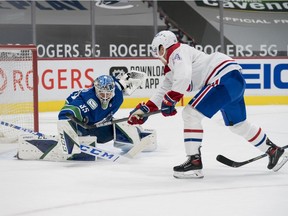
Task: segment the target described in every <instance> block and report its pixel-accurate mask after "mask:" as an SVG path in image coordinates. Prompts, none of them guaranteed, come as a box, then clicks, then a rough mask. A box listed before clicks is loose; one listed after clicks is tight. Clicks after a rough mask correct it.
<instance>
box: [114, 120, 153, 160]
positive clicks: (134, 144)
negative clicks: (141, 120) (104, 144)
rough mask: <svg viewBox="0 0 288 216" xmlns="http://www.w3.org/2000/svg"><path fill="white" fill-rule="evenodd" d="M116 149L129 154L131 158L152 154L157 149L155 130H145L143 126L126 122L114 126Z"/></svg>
mask: <svg viewBox="0 0 288 216" xmlns="http://www.w3.org/2000/svg"><path fill="white" fill-rule="evenodd" d="M114 127H115V128H114V147H116V148H120V149H121V150H122V151H123V152H127V153H128V152H129V154H128V155H130V156H131V157H133V156H135V155H136V154H137V153H139V152H142V151H143V152H150V151H155V150H156V149H157V134H156V131H155V130H153V129H152V130H151V129H143V128H142V127H141V126H133V125H129V124H128V123H126V122H121V123H118V124H116V125H115V126H114Z"/></svg>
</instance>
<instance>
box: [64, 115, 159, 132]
mask: <svg viewBox="0 0 288 216" xmlns="http://www.w3.org/2000/svg"><path fill="white" fill-rule="evenodd" d="M161 112H162V110H157V111H154V112H149V113H144V114H143V115H142V116H141V117H148V116H150V115H155V114H158V113H161ZM66 117H67V118H69V119H71V120H72V121H73V122H75V123H76V124H78V125H80V126H81V127H83V128H85V129H93V128H99V127H104V126H108V125H112V124H116V123H119V122H124V121H128V119H129V117H125V118H121V119H113V120H111V121H104V122H98V123H95V124H93V125H87V124H85V123H84V122H82V121H80V120H79V119H77V118H76V117H75V116H74V115H72V114H70V113H67V114H66Z"/></svg>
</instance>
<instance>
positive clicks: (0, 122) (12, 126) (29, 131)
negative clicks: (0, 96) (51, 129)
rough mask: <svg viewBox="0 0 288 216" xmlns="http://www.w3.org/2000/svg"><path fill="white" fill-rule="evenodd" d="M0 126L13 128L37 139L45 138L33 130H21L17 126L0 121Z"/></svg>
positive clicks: (21, 128)
mask: <svg viewBox="0 0 288 216" xmlns="http://www.w3.org/2000/svg"><path fill="white" fill-rule="evenodd" d="M0 124H1V125H3V126H6V127H11V128H14V129H16V130H20V131H24V132H27V133H31V134H34V135H36V136H38V137H39V138H46V135H45V134H43V133H40V132H36V131H33V130H31V129H29V128H23V127H21V126H18V125H15V124H12V123H8V122H5V121H2V120H0Z"/></svg>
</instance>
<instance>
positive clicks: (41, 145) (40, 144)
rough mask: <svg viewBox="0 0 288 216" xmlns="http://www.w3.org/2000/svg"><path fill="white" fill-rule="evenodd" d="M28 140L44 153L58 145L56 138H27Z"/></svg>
mask: <svg viewBox="0 0 288 216" xmlns="http://www.w3.org/2000/svg"><path fill="white" fill-rule="evenodd" d="M27 142H28V143H30V144H31V145H33V146H35V147H36V148H38V149H39V150H40V151H41V152H42V153H44V154H47V153H48V152H50V151H51V150H52V149H53V148H54V147H55V146H56V145H57V141H56V140H46V139H43V140H39V139H36V140H27Z"/></svg>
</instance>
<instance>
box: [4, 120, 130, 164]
mask: <svg viewBox="0 0 288 216" xmlns="http://www.w3.org/2000/svg"><path fill="white" fill-rule="evenodd" d="M0 124H1V125H3V126H6V127H11V128H13V129H15V130H20V131H24V132H27V133H30V134H33V135H36V136H38V139H49V136H48V135H45V134H43V133H40V132H36V131H33V130H31V129H28V128H24V127H21V126H18V125H15V124H12V123H8V122H5V121H1V120H0ZM79 148H80V150H81V152H83V153H85V154H89V155H93V156H97V157H99V158H102V159H105V160H109V161H112V162H116V161H125V160H127V159H129V158H128V157H123V156H121V155H119V154H116V153H112V152H109V151H106V150H104V149H99V148H97V147H93V146H88V145H84V144H80V146H79Z"/></svg>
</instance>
